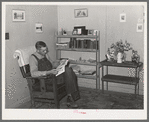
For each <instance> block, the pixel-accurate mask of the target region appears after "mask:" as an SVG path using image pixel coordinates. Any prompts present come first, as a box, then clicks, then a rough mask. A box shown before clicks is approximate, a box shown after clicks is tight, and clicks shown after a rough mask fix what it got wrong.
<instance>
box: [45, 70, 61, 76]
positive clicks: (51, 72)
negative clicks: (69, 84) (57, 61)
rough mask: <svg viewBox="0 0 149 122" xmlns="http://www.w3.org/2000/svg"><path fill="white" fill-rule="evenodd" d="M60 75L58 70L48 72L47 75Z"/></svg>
mask: <svg viewBox="0 0 149 122" xmlns="http://www.w3.org/2000/svg"><path fill="white" fill-rule="evenodd" d="M57 73H58V71H57V70H56V69H52V70H50V71H47V73H46V74H47V75H49V74H54V75H56V74H57Z"/></svg>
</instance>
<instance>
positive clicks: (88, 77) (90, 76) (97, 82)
mask: <svg viewBox="0 0 149 122" xmlns="http://www.w3.org/2000/svg"><path fill="white" fill-rule="evenodd" d="M55 37H56V43H59V39H60V38H82V39H94V40H95V41H96V49H82V48H81V49H79V48H68V47H67V48H58V47H56V52H57V59H60V58H61V56H60V57H58V52H60V53H61V51H76V52H93V53H96V62H95V63H88V62H78V61H70V63H71V64H78V65H88V66H96V75H95V76H94V75H81V74H76V75H77V77H78V78H87V79H94V80H96V89H100V75H99V74H100V70H99V66H100V65H99V62H100V32H99V33H98V35H97V33H96V35H55ZM97 41H98V43H97ZM97 44H98V46H97Z"/></svg>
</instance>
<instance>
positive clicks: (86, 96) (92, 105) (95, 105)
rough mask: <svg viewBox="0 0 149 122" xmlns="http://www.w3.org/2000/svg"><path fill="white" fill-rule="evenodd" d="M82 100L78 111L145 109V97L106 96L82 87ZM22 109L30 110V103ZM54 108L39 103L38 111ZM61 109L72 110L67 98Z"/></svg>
mask: <svg viewBox="0 0 149 122" xmlns="http://www.w3.org/2000/svg"><path fill="white" fill-rule="evenodd" d="M79 89H80V95H81V98H80V99H79V100H78V101H76V103H77V104H78V106H79V107H78V108H77V109H143V106H144V105H143V103H144V102H143V95H138V96H137V97H135V96H134V94H127V93H118V92H113V91H105V92H104V94H103V93H102V92H101V91H100V90H96V89H91V88H83V87H80V88H79ZM18 108H20V109H30V108H31V104H30V101H29V102H27V103H25V104H23V105H21V106H19V107H18ZM49 108H54V104H50V107H49V105H48V104H41V103H37V105H36V109H49ZM60 109H70V108H68V107H67V106H66V97H65V98H63V99H62V100H61V102H60Z"/></svg>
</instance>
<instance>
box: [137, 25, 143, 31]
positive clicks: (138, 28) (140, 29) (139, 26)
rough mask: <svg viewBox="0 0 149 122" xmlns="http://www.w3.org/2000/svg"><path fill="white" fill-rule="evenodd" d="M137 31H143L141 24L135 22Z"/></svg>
mask: <svg viewBox="0 0 149 122" xmlns="http://www.w3.org/2000/svg"><path fill="white" fill-rule="evenodd" d="M137 32H143V24H142V23H138V24H137Z"/></svg>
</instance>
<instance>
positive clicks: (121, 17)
mask: <svg viewBox="0 0 149 122" xmlns="http://www.w3.org/2000/svg"><path fill="white" fill-rule="evenodd" d="M120 22H126V14H125V13H123V14H120Z"/></svg>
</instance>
